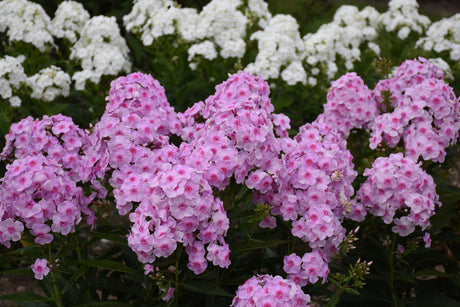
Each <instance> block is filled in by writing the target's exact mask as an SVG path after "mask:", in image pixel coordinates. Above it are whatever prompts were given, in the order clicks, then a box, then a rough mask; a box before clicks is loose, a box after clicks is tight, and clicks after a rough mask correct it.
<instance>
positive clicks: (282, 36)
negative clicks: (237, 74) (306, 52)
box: [245, 14, 307, 85]
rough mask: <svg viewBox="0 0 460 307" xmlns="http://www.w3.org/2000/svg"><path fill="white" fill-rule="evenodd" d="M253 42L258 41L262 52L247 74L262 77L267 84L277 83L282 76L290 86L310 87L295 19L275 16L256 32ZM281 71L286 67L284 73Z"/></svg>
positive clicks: (249, 66) (258, 54)
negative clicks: (301, 85)
mask: <svg viewBox="0 0 460 307" xmlns="http://www.w3.org/2000/svg"><path fill="white" fill-rule="evenodd" d="M250 39H251V40H256V41H257V45H258V49H259V52H258V53H257V56H256V59H255V61H254V63H250V64H249V65H247V66H246V68H245V70H247V71H252V72H254V73H256V74H260V75H261V76H262V77H263V78H264V79H266V80H268V79H276V78H278V77H279V76H280V73H281V77H282V79H283V80H284V81H286V83H287V84H289V85H294V84H296V83H297V82H301V83H302V84H306V82H307V74H306V72H305V70H304V68H303V67H302V64H301V60H302V58H303V49H304V46H303V41H302V39H301V38H300V33H299V25H298V23H297V21H296V20H295V18H294V17H292V16H291V15H284V14H279V15H275V16H273V17H272V18H270V19H269V20H268V23H267V25H266V26H265V27H264V29H263V30H259V31H256V32H254V33H253V34H252V35H251V37H250ZM281 67H285V68H284V69H283V71H281Z"/></svg>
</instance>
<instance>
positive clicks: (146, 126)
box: [89, 73, 230, 274]
mask: <svg viewBox="0 0 460 307" xmlns="http://www.w3.org/2000/svg"><path fill="white" fill-rule="evenodd" d="M180 128H181V123H180V122H179V120H178V119H177V115H176V113H175V112H174V109H173V108H172V107H171V106H170V105H169V103H168V101H167V99H166V96H165V92H164V88H163V87H162V86H161V85H160V84H159V82H158V81H157V80H155V79H153V78H152V77H151V76H149V75H144V74H141V73H133V74H130V75H128V76H126V77H120V78H118V79H117V80H115V81H113V82H112V83H111V89H110V92H109V97H108V104H107V106H106V111H105V113H104V115H103V116H102V118H101V120H100V122H99V123H97V124H96V126H95V127H94V131H93V134H92V135H91V136H90V141H91V142H92V144H93V145H94V147H93V149H92V152H91V153H90V154H89V156H90V160H91V161H94V162H95V164H96V171H95V173H94V175H93V176H94V178H103V177H104V176H105V173H106V172H109V173H111V177H110V178H109V183H110V184H111V186H112V187H113V194H114V196H115V202H116V204H117V209H118V211H119V213H120V214H122V215H125V214H128V213H130V214H129V218H130V220H131V222H132V223H133V225H132V227H131V231H130V234H129V236H128V244H129V246H130V247H131V248H132V249H133V251H134V252H136V254H137V255H138V258H139V260H140V261H141V262H143V263H153V262H154V261H155V260H156V258H158V257H168V256H170V255H171V254H172V253H173V252H174V251H175V250H176V248H177V245H178V244H183V246H185V250H186V252H187V253H188V255H189V265H188V267H189V268H190V269H191V270H192V271H193V272H195V273H196V274H199V273H202V272H203V271H204V270H205V269H206V267H207V260H209V261H211V262H212V263H213V264H215V265H218V266H221V267H228V265H229V264H230V260H229V253H230V250H229V248H228V244H226V243H225V241H224V239H223V237H224V235H225V234H226V231H227V229H228V225H229V221H228V218H227V216H226V213H225V211H224V209H223V205H222V202H221V201H220V200H219V199H217V198H214V196H213V193H212V192H213V191H212V188H211V186H210V185H209V184H208V182H207V180H206V179H207V178H205V175H204V173H203V172H202V171H201V170H200V169H198V168H194V167H192V166H190V165H187V163H186V162H187V161H190V160H191V159H190V157H189V156H185V155H184V153H183V152H182V151H181V150H184V149H183V146H181V148H178V147H176V146H174V145H171V144H168V142H169V135H171V134H178V133H179V132H180ZM101 153H102V154H101ZM199 161H201V162H203V163H204V162H205V161H206V158H205V157H200V160H199ZM189 164H193V163H189Z"/></svg>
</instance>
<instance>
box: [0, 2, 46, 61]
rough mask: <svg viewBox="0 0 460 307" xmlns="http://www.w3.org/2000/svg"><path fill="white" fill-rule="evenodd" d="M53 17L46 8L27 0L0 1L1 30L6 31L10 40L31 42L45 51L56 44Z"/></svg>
mask: <svg viewBox="0 0 460 307" xmlns="http://www.w3.org/2000/svg"><path fill="white" fill-rule="evenodd" d="M50 25H51V19H50V17H49V16H48V15H47V14H46V12H45V10H44V9H43V8H42V7H41V6H40V5H39V4H36V3H33V2H30V1H27V0H4V1H1V2H0V32H6V35H7V36H8V39H9V41H11V42H14V41H22V42H26V43H30V44H32V45H34V46H35V47H37V48H38V49H39V50H40V51H42V52H44V51H46V49H47V48H48V47H49V46H53V45H54V39H53V36H52V35H51V26H50Z"/></svg>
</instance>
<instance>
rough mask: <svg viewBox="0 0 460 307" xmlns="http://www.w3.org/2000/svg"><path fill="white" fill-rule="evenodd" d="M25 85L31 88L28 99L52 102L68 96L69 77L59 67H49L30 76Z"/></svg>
mask: <svg viewBox="0 0 460 307" xmlns="http://www.w3.org/2000/svg"><path fill="white" fill-rule="evenodd" d="M27 83H28V86H29V87H30V88H32V94H31V95H30V97H32V98H35V99H39V100H43V101H53V100H54V99H56V97H59V96H64V97H66V96H68V95H69V92H70V83H71V80H70V76H69V75H68V74H67V73H66V72H64V71H63V70H62V69H61V68H60V67H57V66H54V65H51V66H50V67H48V68H44V69H42V70H40V71H39V72H38V73H37V74H35V75H33V76H30V77H29V78H28V79H27Z"/></svg>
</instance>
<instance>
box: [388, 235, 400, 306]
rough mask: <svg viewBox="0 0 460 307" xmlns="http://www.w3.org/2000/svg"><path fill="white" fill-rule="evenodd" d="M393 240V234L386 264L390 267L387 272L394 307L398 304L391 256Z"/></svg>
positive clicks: (393, 246) (394, 238)
mask: <svg viewBox="0 0 460 307" xmlns="http://www.w3.org/2000/svg"><path fill="white" fill-rule="evenodd" d="M395 241H396V236H395V234H393V238H392V240H391V247H390V250H389V251H388V266H389V267H390V272H389V281H388V282H389V287H390V294H391V306H393V307H396V306H398V301H397V299H396V293H395V289H394V279H395V268H394V258H393V251H394V248H395Z"/></svg>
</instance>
